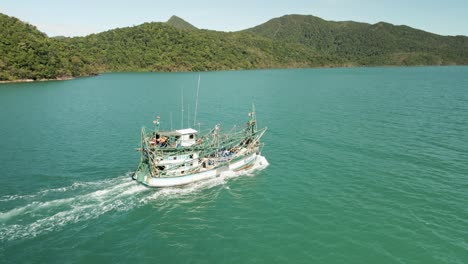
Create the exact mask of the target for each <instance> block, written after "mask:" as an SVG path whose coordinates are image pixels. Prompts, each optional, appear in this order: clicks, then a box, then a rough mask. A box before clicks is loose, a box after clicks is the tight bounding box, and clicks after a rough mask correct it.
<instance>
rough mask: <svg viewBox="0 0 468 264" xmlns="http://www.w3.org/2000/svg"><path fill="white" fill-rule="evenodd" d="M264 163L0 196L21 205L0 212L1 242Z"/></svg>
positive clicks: (176, 193) (185, 191) (208, 184)
mask: <svg viewBox="0 0 468 264" xmlns="http://www.w3.org/2000/svg"><path fill="white" fill-rule="evenodd" d="M267 166H268V161H267V160H266V159H265V158H264V157H262V156H260V157H258V158H257V162H256V163H255V164H254V166H253V167H252V168H251V169H249V170H246V171H242V172H239V173H234V172H225V173H223V174H222V175H221V176H220V177H217V178H215V179H211V180H207V181H201V182H197V183H193V184H190V185H187V186H184V187H179V188H176V187H174V188H164V189H149V188H147V187H145V186H143V185H140V184H138V183H137V182H136V181H133V180H131V178H130V176H129V175H125V176H120V177H117V178H114V179H107V180H101V181H94V182H76V183H73V184H72V185H70V186H66V187H61V188H55V189H48V190H42V191H39V192H37V193H35V194H28V195H11V196H4V197H0V208H5V207H6V206H5V205H8V204H9V203H14V204H21V205H17V206H14V208H13V209H9V210H5V211H3V212H0V241H4V240H16V239H23V238H29V237H35V236H37V235H40V234H43V233H46V232H51V231H54V230H60V229H61V228H63V227H64V226H66V225H68V224H72V223H78V222H82V221H87V220H90V219H95V218H97V217H99V216H101V215H103V214H106V213H108V212H111V211H127V210H131V209H132V208H135V207H139V206H142V205H144V204H148V203H151V202H153V201H155V200H158V199H161V198H176V197H180V196H183V195H189V194H193V193H195V192H197V191H200V190H203V189H208V188H212V187H214V186H218V185H222V184H226V182H227V180H228V179H230V178H234V177H238V176H241V175H250V176H252V175H254V174H253V173H254V172H255V171H259V170H262V169H264V168H266V167H267ZM57 197H59V198H57ZM10 206H11V204H10Z"/></svg>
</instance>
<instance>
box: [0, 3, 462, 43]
mask: <svg viewBox="0 0 468 264" xmlns="http://www.w3.org/2000/svg"><path fill="white" fill-rule="evenodd" d="M0 13H4V14H7V15H9V16H14V17H17V18H19V19H21V20H23V21H26V22H28V23H30V24H33V25H35V26H37V27H38V28H39V30H41V31H43V32H45V33H47V34H48V35H49V36H56V35H64V36H83V35H87V34H90V33H97V32H101V31H105V30H108V29H112V28H116V27H126V26H132V25H138V24H141V23H144V22H152V21H166V20H167V19H169V17H170V16H171V15H177V16H179V17H182V18H183V19H185V20H187V21H188V22H190V23H191V24H193V25H194V26H196V27H198V28H205V29H213V30H223V31H236V30H241V29H246V28H249V27H253V26H256V25H258V24H261V23H264V22H266V21H267V20H269V19H271V18H274V17H278V16H282V15H285V14H307V15H315V16H318V17H321V18H323V19H326V20H335V21H343V20H354V21H359V22H367V23H377V22H379V21H385V22H389V23H392V24H396V25H408V26H411V27H414V28H418V29H422V30H425V31H429V32H433V33H437V34H441V35H466V36H468V0H445V1H441V0H437V1H435V0H413V1H411V0H404V1H403V0H381V1H378V0H375V1H371V0H328V1H327V0H289V1H283V0H269V1H267V0H258V1H254V0H230V1H223V0H196V1H181V0H165V1H159V0H153V1H151V0H131V1H130V0H112V1H108V0H75V1H68V0H61V1H60V0H1V1H0Z"/></svg>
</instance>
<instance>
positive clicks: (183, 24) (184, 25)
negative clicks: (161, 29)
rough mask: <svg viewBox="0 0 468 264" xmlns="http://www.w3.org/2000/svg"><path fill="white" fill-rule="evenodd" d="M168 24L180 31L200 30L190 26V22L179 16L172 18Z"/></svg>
mask: <svg viewBox="0 0 468 264" xmlns="http://www.w3.org/2000/svg"><path fill="white" fill-rule="evenodd" d="M166 24H168V25H171V26H173V27H175V28H178V29H185V30H194V29H198V28H196V27H195V26H194V25H192V24H190V23H189V22H187V21H185V20H183V19H182V18H180V17H178V16H171V18H169V20H167V22H166Z"/></svg>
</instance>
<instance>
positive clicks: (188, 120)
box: [187, 104, 190, 127]
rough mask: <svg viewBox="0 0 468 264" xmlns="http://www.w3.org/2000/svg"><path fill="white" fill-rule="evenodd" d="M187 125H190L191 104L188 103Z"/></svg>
mask: <svg viewBox="0 0 468 264" xmlns="http://www.w3.org/2000/svg"><path fill="white" fill-rule="evenodd" d="M187 126H188V127H190V104H188V105H187Z"/></svg>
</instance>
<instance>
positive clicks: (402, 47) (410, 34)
mask: <svg viewBox="0 0 468 264" xmlns="http://www.w3.org/2000/svg"><path fill="white" fill-rule="evenodd" d="M245 32H252V33H254V34H257V35H260V36H264V37H267V38H270V39H272V40H274V41H275V42H285V43H299V44H302V45H304V46H307V47H308V48H310V49H311V50H313V51H315V52H317V53H319V54H330V55H335V56H338V57H340V58H342V59H344V60H345V61H347V62H349V64H350V65H449V64H465V65H466V64H468V37H466V36H455V37H452V36H440V35H436V34H432V33H428V32H424V31H422V30H418V29H414V28H411V27H408V26H394V25H392V24H389V23H384V22H379V23H377V24H373V25H371V24H367V23H358V22H353V21H345V22H334V21H326V20H323V19H321V18H318V17H315V16H306V15H287V16H283V17H279V18H274V19H271V20H270V21H268V22H266V23H264V24H262V25H259V26H256V27H253V28H250V29H247V30H245Z"/></svg>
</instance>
